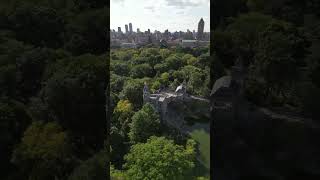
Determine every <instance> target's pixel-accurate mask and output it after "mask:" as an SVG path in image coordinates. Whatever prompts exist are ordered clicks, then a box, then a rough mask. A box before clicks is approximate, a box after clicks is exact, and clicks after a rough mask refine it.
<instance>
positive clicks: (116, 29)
mask: <svg viewBox="0 0 320 180" xmlns="http://www.w3.org/2000/svg"><path fill="white" fill-rule="evenodd" d="M110 30H115V31H116V32H118V27H117V28H110ZM123 30H125V28H122V27H121V31H122V32H125V31H123ZM139 30H140V32H146V31H148V29H147V30H145V31H142V30H141V29H140V28H139ZM166 30H168V31H169V32H180V31H181V32H187V31H188V30H189V31H190V32H193V30H195V31H196V29H193V30H190V29H187V30H185V31H182V30H175V31H170V30H169V29H166ZM166 30H162V31H160V30H157V29H155V30H153V31H152V30H151V29H150V32H154V31H160V32H165V31H166ZM128 32H130V31H128ZM132 32H137V28H136V29H135V31H133V30H132ZM196 32H198V31H196ZM203 32H204V33H205V32H210V31H205V30H203Z"/></svg>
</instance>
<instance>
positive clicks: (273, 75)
mask: <svg viewBox="0 0 320 180" xmlns="http://www.w3.org/2000/svg"><path fill="white" fill-rule="evenodd" d="M308 46H309V42H308V41H307V39H306V37H305V35H304V34H303V33H302V32H301V31H300V30H298V29H297V28H296V27H294V26H292V25H291V24H288V23H285V22H282V21H273V22H271V23H270V24H269V25H268V27H267V28H266V29H265V30H264V31H263V32H262V33H261V34H260V38H259V45H258V46H257V47H256V48H257V49H256V55H255V64H254V65H255V66H254V67H255V70H256V72H258V74H260V75H261V76H262V77H263V78H264V80H265V81H266V82H267V87H268V89H267V90H268V91H269V92H270V91H273V92H274V93H276V95H281V96H282V97H283V98H284V99H286V98H287V95H286V94H285V91H286V90H288V89H291V88H292V86H293V83H294V82H295V80H297V78H298V73H299V67H302V66H305V62H304V58H305V56H306V54H307V47H308ZM269 92H267V94H269Z"/></svg>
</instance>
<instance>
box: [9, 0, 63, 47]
mask: <svg viewBox="0 0 320 180" xmlns="http://www.w3.org/2000/svg"><path fill="white" fill-rule="evenodd" d="M22 4H23V5H22V6H19V7H17V8H16V10H15V11H13V13H12V14H10V15H9V17H8V19H9V22H10V26H9V27H10V29H12V30H14V31H15V32H16V37H17V39H18V40H21V41H23V42H26V43H27V44H33V45H36V46H42V47H44V46H45V47H51V48H57V47H61V46H62V38H61V37H62V36H61V33H62V32H63V31H64V28H65V26H64V21H63V17H62V16H61V14H59V13H58V12H57V10H55V9H53V8H50V7H45V6H35V5H31V4H27V3H22ZM35 34H36V36H35Z"/></svg>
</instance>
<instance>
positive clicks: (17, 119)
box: [0, 99, 31, 179]
mask: <svg viewBox="0 0 320 180" xmlns="http://www.w3.org/2000/svg"><path fill="white" fill-rule="evenodd" d="M0 101H1V102H0V129H1V130H0V144H1V149H0V159H1V164H0V168H1V169H3V173H1V174H0V178H1V179H5V177H6V176H7V175H8V174H10V172H11V170H12V169H13V164H12V163H11V162H10V158H11V155H12V151H13V150H14V147H15V145H16V144H17V143H19V142H20V139H21V136H22V135H23V132H24V131H25V129H26V128H27V127H28V125H29V123H30V122H31V117H30V115H29V114H28V112H27V111H26V107H25V106H24V105H23V104H22V103H19V102H15V101H12V100H6V99H1V100H0Z"/></svg>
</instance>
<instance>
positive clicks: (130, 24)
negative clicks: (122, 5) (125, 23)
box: [129, 23, 132, 33]
mask: <svg viewBox="0 0 320 180" xmlns="http://www.w3.org/2000/svg"><path fill="white" fill-rule="evenodd" d="M129 30H130V33H132V23H129Z"/></svg>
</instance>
